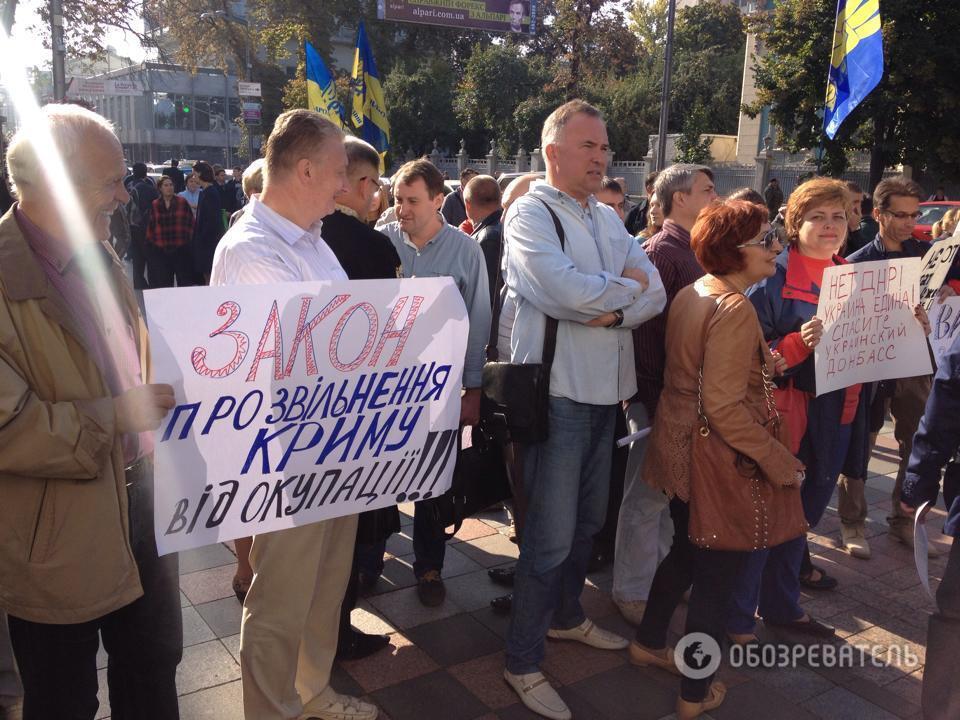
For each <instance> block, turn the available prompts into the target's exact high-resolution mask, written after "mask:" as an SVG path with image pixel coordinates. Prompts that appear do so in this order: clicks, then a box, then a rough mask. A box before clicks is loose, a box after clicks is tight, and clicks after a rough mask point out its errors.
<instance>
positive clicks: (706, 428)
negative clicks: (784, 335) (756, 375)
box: [697, 292, 762, 437]
mask: <svg viewBox="0 0 960 720" xmlns="http://www.w3.org/2000/svg"><path fill="white" fill-rule="evenodd" d="M739 294H740V293H737V292H725V293H723V295H721V296H720V297H718V298H717V301H716V303H714V306H713V310H712V311H711V312H709V313H708V314H707V316H706V317H705V318H704V319H703V331H702V332H701V333H700V337H702V338H703V349H702V350H701V351H700V369H699V370H698V371H697V416H698V417H699V418H700V434H701V435H702V436H703V437H707V435H709V434H710V423H709V422H707V415H706V413H704V412H703V363H704V361H705V360H706V357H707V331H708V330H709V328H710V323H711V322H712V321H713V319H714V318H715V317H716V316H717V313H718V312H720V306H721V305H722V304H723V301H724V300H726V299H727V298H728V297H729V296H730V295H739ZM761 352H762V351H761Z"/></svg>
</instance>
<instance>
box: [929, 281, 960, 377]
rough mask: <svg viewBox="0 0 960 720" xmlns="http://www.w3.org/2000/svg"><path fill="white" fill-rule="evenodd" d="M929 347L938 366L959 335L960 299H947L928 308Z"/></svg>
mask: <svg viewBox="0 0 960 720" xmlns="http://www.w3.org/2000/svg"><path fill="white" fill-rule="evenodd" d="M930 328H931V330H930V347H932V348H933V358H934V360H936V361H937V365H939V364H940V358H942V357H943V356H944V354H945V353H946V352H947V350H949V349H950V346H951V345H953V341H954V340H955V339H956V338H957V335H960V297H949V298H947V299H946V300H944V301H943V302H942V303H934V305H933V307H931V308H930Z"/></svg>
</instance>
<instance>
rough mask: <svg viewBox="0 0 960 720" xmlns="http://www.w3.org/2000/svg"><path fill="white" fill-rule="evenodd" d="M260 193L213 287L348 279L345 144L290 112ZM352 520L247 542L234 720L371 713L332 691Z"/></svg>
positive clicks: (325, 719)
mask: <svg viewBox="0 0 960 720" xmlns="http://www.w3.org/2000/svg"><path fill="white" fill-rule="evenodd" d="M265 158H266V169H267V172H266V176H265V179H264V187H263V192H262V193H261V194H260V196H259V197H253V198H251V199H250V203H249V205H248V206H247V210H246V211H245V212H244V214H243V216H242V217H241V218H240V220H238V221H237V223H236V224H235V225H234V226H233V227H232V228H230V230H229V231H228V232H227V234H226V235H225V236H224V237H223V239H222V240H221V241H220V244H219V245H218V246H217V251H216V254H215V255H214V258H213V270H212V273H211V275H210V284H211V285H257V284H264V283H278V282H296V281H301V280H346V279H347V275H346V273H345V272H344V271H343V268H342V267H341V266H340V263H339V262H338V261H337V258H336V256H335V255H334V254H333V251H332V250H330V248H329V247H328V246H327V244H326V243H325V242H324V241H323V238H322V237H321V236H320V226H321V222H320V219H321V218H322V217H324V216H326V215H329V214H330V213H332V212H333V211H334V209H335V208H336V198H337V197H338V196H339V195H341V194H342V193H343V192H344V191H345V190H346V172H347V157H346V153H345V152H344V147H343V133H342V132H341V131H340V130H339V129H338V128H337V127H336V126H334V125H333V124H332V123H331V122H330V121H329V120H326V119H325V118H324V117H322V116H321V115H320V114H318V113H316V112H313V111H311V110H291V111H289V112H286V113H284V114H283V115H281V116H280V117H279V118H278V119H277V122H276V124H275V125H274V129H273V132H271V133H270V137H269V138H268V139H267V144H266V152H265ZM356 535H357V516H356V515H350V516H347V517H339V518H332V519H330V520H324V521H322V522H318V523H313V524H311V525H303V526H300V527H295V528H291V529H289V530H280V531H278V532H272V533H265V534H262V535H256V536H255V537H254V538H253V546H252V547H251V549H250V564H251V565H252V566H253V571H254V576H253V583H252V584H251V585H250V590H249V591H248V592H247V596H246V600H245V602H244V608H243V621H242V626H241V631H240V673H241V678H242V684H243V709H244V715H245V716H246V717H248V718H256V719H257V720H288V719H290V718H310V719H313V720H374V718H376V717H377V712H378V711H377V708H376V706H375V705H371V704H370V703H366V702H363V701H361V700H358V699H356V698H353V697H349V696H347V695H340V694H338V693H336V692H334V690H333V689H332V688H331V687H330V670H331V667H332V665H333V658H334V655H335V653H336V650H337V635H338V633H339V616H340V603H341V600H342V599H343V594H344V591H345V590H346V587H347V580H348V579H349V576H350V567H351V564H352V559H353V546H354V540H355V538H356Z"/></svg>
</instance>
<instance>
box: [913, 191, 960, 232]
mask: <svg viewBox="0 0 960 720" xmlns="http://www.w3.org/2000/svg"><path fill="white" fill-rule="evenodd" d="M954 207H960V201H957V200H939V201H936V202H922V203H920V217H919V218H918V219H917V225H916V227H914V228H913V236H914V237H915V238H916V239H917V240H926V241H927V242H930V241H931V240H933V239H934V238H932V237H930V228H932V227H933V224H934V223H935V222H937V221H938V220H940V218H942V217H943V215H944V213H946V212H947V210H949V209H950V208H954Z"/></svg>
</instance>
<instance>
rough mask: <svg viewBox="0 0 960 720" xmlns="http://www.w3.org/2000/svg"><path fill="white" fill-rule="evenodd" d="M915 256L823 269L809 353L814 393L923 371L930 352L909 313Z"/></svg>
mask: <svg viewBox="0 0 960 720" xmlns="http://www.w3.org/2000/svg"><path fill="white" fill-rule="evenodd" d="M920 265H921V261H920V258H900V259H898V260H877V261H875V262H864V263H855V264H850V265H835V266H833V267H828V268H827V269H826V270H824V272H823V283H822V285H821V289H820V303H819V305H818V307H817V317H819V318H820V319H821V320H822V321H823V338H822V339H821V340H820V344H819V345H817V348H816V351H815V352H814V364H815V370H816V381H817V395H818V396H819V395H823V394H824V393H828V392H832V391H833V390H840V389H841V388H845V387H849V386H851V385H855V384H857V383H862V382H873V381H875V380H888V379H893V378H902V377H913V376H915V375H926V374H928V373H930V372H931V370H932V368H931V367H930V353H929V352H928V351H927V340H926V337H925V336H924V333H923V328H921V326H920V324H919V323H918V322H917V320H916V318H915V317H914V308H915V307H916V305H917V303H918V302H919V296H920V287H919V279H920Z"/></svg>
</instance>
